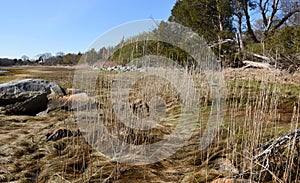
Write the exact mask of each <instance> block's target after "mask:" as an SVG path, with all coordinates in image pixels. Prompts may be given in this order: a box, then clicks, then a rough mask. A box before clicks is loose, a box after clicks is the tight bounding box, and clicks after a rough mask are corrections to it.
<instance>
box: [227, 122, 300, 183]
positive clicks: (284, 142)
mask: <svg viewBox="0 0 300 183" xmlns="http://www.w3.org/2000/svg"><path fill="white" fill-rule="evenodd" d="M299 140H300V128H299V129H297V130H295V131H293V132H290V133H289V134H286V135H284V136H282V137H279V138H278V139H276V140H273V141H270V142H268V143H266V144H263V145H261V146H260V147H259V149H262V151H261V152H260V153H258V154H257V155H256V156H254V157H253V158H252V162H253V163H255V166H258V167H259V168H258V169H256V171H254V167H253V168H252V169H251V170H247V171H245V172H242V173H240V174H237V175H234V176H232V177H234V178H238V177H248V176H250V175H259V174H261V173H263V172H272V171H271V170H270V168H271V167H270V162H271V159H272V158H273V159H274V158H276V157H278V154H281V152H282V151H284V150H286V149H293V148H295V146H296V145H297V144H298V143H299ZM296 156H297V155H296ZM278 163H282V162H278Z"/></svg>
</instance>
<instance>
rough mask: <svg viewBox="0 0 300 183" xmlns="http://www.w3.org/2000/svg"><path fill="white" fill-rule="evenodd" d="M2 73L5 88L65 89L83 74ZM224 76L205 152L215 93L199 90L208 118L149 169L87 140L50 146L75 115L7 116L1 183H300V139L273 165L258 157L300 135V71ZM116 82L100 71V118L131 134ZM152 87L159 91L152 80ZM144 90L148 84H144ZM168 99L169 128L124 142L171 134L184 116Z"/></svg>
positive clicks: (0, 133)
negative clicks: (235, 181) (120, 114)
mask: <svg viewBox="0 0 300 183" xmlns="http://www.w3.org/2000/svg"><path fill="white" fill-rule="evenodd" d="M0 70H7V71H9V72H6V73H1V74H0V84H1V83H5V82H9V81H14V80H20V79H25V78H42V79H47V80H49V81H53V82H56V83H58V84H59V85H61V86H62V87H63V88H64V89H67V88H72V87H73V76H74V73H75V69H74V68H72V67H9V68H0ZM223 73H224V75H225V80H226V85H227V96H226V103H227V104H226V111H225V113H224V114H225V115H224V120H223V123H222V125H221V126H220V127H219V131H218V134H217V137H216V138H215V139H214V141H213V143H212V144H211V145H210V146H209V147H208V148H206V149H204V150H199V144H200V143H201V142H200V140H201V139H200V137H201V135H202V134H203V130H204V127H205V126H206V125H207V119H208V117H209V113H210V107H211V105H212V104H211V98H210V97H211V96H210V93H209V92H208V91H207V88H205V87H202V88H201V87H199V91H200V93H201V96H202V97H201V107H200V108H199V110H200V111H201V115H200V116H199V120H198V125H197V129H196V130H195V131H194V132H193V134H192V137H191V138H190V139H189V141H188V142H187V143H186V144H185V146H184V147H182V148H181V149H180V150H179V151H177V152H176V153H175V154H173V155H172V156H170V157H168V158H166V159H164V160H161V161H158V162H156V163H152V164H147V165H130V164H125V163H119V162H116V161H113V160H111V159H110V158H109V157H107V156H106V155H104V154H103V153H101V152H99V151H97V150H96V149H95V148H93V146H91V144H90V143H87V141H86V139H85V138H84V137H83V136H73V137H66V138H62V139H59V140H57V141H48V142H46V141H45V139H46V134H47V133H49V132H52V131H53V130H55V129H58V128H67V129H70V130H72V131H77V130H78V128H79V127H78V123H77V122H76V118H75V116H74V113H73V112H72V111H65V110H54V111H51V112H50V113H49V114H47V115H44V116H6V115H3V114H0V182H20V183H21V182H49V183H56V182H62V183H69V182H78V183H81V182H104V183H108V182H120V183H121V182H130V183H131V182H132V183H134V182H174V183H175V182H212V181H214V180H216V179H218V178H227V179H230V178H232V177H233V176H234V177H238V178H244V179H248V180H249V181H250V180H252V181H253V182H254V181H256V182H299V181H300V173H299V172H300V170H299V168H300V166H299V165H300V158H299V157H300V150H299V149H300V146H299V145H300V144H299V141H298V140H295V141H293V140H290V141H289V142H288V144H283V145H282V146H283V148H281V149H279V150H278V151H277V152H276V153H275V155H272V156H269V157H267V158H268V159H265V160H263V161H255V160H254V159H253V158H254V157H255V156H256V155H258V154H259V153H260V152H261V151H262V150H263V149H262V148H260V146H261V145H263V144H265V143H267V142H270V141H271V140H275V139H277V138H279V137H281V136H282V135H284V134H287V133H289V132H291V131H293V130H296V129H298V128H299V127H298V124H299V107H300V106H299V104H300V97H299V96H300V72H299V71H296V72H295V73H292V74H291V73H287V72H285V71H278V70H264V69H251V68H249V69H225V70H224V72H223ZM193 78H194V79H195V80H196V82H197V79H199V78H201V77H200V76H198V75H194V76H193ZM113 79H115V73H108V72H99V80H98V81H97V82H98V86H99V88H98V90H97V92H96V96H97V97H96V99H97V101H98V103H101V104H102V107H101V109H100V110H96V112H99V111H100V112H103V113H104V114H103V115H100V120H106V121H107V122H111V123H107V126H109V129H111V130H112V131H113V130H114V129H117V130H121V129H124V128H125V127H124V125H123V126H122V125H120V124H118V123H116V119H115V117H114V115H113V110H112V106H111V105H112V104H111V102H110V101H109V100H110V96H109V94H108V92H109V91H110V90H109V89H110V87H111V82H112V80H113ZM99 83H100V84H99ZM149 83H150V84H149ZM148 84H149V85H155V84H154V83H153V82H151V81H148ZM162 84H163V82H162ZM137 85H143V82H141V83H139V84H137ZM136 87H140V88H142V87H143V86H136ZM150 87H151V86H150ZM168 96H172V94H169V93H168V94H167V95H166V97H165V98H164V99H165V101H166V108H167V109H166V111H167V112H166V116H167V118H166V119H165V121H164V122H163V123H162V124H161V126H159V127H157V128H156V129H155V130H153V131H151V132H150V133H146V134H139V133H137V134H136V135H135V136H133V137H131V138H133V140H132V141H130V139H129V138H128V134H129V132H128V131H129V130H128V129H126V128H125V132H126V133H125V134H127V136H126V137H125V138H124V137H120V138H121V139H122V140H124V141H127V142H129V143H137V144H142V145H143V143H153V142H154V141H159V140H161V139H162V138H163V137H164V135H168V134H169V133H170V131H172V130H173V129H174V128H175V126H176V124H177V123H176V119H177V118H178V114H179V113H180V104H179V103H178V102H177V103H176V102H172V101H174V100H171V99H169V98H168ZM131 97H132V101H133V100H134V99H135V98H139V93H138V92H136V93H135V92H134V91H132V93H131ZM91 112H95V111H91ZM174 121H175V122H174ZM147 135H150V136H151V138H150V137H146V138H143V140H141V136H143V137H144V136H147ZM172 138H173V140H174V141H177V140H180V136H176V137H172ZM99 139H101V137H99ZM145 139H146V140H145ZM96 141H97V140H96ZM171 145H172V143H170V146H171ZM160 153H165V152H164V151H162V152H160ZM124 158H125V157H124ZM221 158H225V159H227V160H229V161H230V163H231V164H232V165H233V166H234V167H235V169H236V170H235V171H233V170H231V171H230V170H224V168H222V166H221V165H220V164H218V161H219V160H220V159H221ZM266 165H268V166H266ZM236 171H238V173H237V172H236ZM238 175H239V176H238Z"/></svg>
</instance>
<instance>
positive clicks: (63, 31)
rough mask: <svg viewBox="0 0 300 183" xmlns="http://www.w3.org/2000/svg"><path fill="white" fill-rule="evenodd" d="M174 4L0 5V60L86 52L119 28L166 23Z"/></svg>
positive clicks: (135, 0)
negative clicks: (139, 23) (158, 21)
mask: <svg viewBox="0 0 300 183" xmlns="http://www.w3.org/2000/svg"><path fill="white" fill-rule="evenodd" d="M174 3H175V0H126V1H120V0H88V1H86V0H75V1H74V0H63V1H62V0H47V1H40V0H26V1H23V0H9V1H0V26H1V29H0V57H2V58H3V57H8V58H20V57H21V56H22V55H28V56H29V57H34V56H35V55H37V54H41V53H45V52H50V53H52V54H54V55H55V54H56V53H57V52H64V53H68V52H72V53H77V52H79V51H81V52H84V51H86V49H87V48H88V46H89V45H90V44H91V43H92V42H93V41H94V40H95V39H96V38H97V37H98V36H99V35H101V34H102V33H104V32H105V31H107V30H109V29H110V28H112V27H115V26H118V25H120V24H123V23H126V22H130V21H134V20H141V19H148V18H151V17H153V18H155V19H163V20H167V19H168V17H169V16H170V11H171V9H172V7H173V5H174Z"/></svg>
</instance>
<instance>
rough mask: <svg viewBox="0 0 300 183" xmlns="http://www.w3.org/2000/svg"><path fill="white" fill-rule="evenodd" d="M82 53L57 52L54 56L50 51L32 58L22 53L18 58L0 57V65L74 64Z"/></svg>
mask: <svg viewBox="0 0 300 183" xmlns="http://www.w3.org/2000/svg"><path fill="white" fill-rule="evenodd" d="M82 55H83V54H82V53H78V54H73V53H68V54H64V53H62V52H58V53H57V54H56V55H55V56H52V55H51V54H50V53H44V54H39V55H37V56H36V57H35V58H34V59H30V58H29V57H28V56H26V55H23V56H22V57H21V58H20V59H16V58H15V59H9V58H0V66H13V65H76V64H78V63H79V60H80V59H81V57H82Z"/></svg>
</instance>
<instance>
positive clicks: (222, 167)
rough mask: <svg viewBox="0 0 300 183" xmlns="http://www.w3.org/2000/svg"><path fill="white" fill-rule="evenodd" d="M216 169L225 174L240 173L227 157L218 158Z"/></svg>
mask: <svg viewBox="0 0 300 183" xmlns="http://www.w3.org/2000/svg"><path fill="white" fill-rule="evenodd" d="M215 169H216V170H218V171H219V172H220V173H222V174H224V175H234V174H238V173H239V171H238V169H236V168H235V166H234V165H233V164H232V163H231V161H230V160H229V159H227V158H219V159H217V160H216V163H215Z"/></svg>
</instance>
